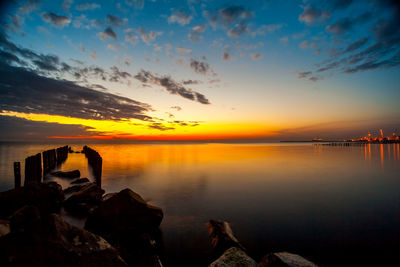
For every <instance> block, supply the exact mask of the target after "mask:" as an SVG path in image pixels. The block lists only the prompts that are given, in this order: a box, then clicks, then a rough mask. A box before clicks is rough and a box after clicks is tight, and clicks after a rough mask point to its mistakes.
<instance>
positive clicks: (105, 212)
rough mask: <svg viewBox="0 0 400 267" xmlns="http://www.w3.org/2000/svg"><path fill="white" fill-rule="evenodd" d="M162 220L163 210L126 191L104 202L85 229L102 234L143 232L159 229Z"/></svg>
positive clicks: (94, 212)
mask: <svg viewBox="0 0 400 267" xmlns="http://www.w3.org/2000/svg"><path fill="white" fill-rule="evenodd" d="M162 218H163V212H162V210H161V208H158V207H155V206H152V205H149V204H147V203H146V201H144V200H143V198H142V197H141V196H139V195H138V194H136V193H135V192H133V191H132V190H130V189H124V190H122V191H120V192H119V193H117V194H115V195H112V196H111V197H110V198H108V199H106V200H105V201H103V202H102V203H101V204H100V205H99V206H98V207H97V208H96V209H95V210H94V211H93V213H92V214H91V215H89V217H88V219H87V221H86V224H85V228H86V229H88V230H89V231H93V232H94V233H100V234H107V233H110V232H114V231H115V232H119V233H121V232H141V231H142V232H143V231H146V230H147V229H151V228H157V227H158V226H159V225H160V223H161V220H162Z"/></svg>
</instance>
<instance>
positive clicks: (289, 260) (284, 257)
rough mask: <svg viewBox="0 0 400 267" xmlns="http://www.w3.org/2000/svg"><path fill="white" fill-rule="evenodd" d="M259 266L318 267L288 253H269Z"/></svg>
mask: <svg viewBox="0 0 400 267" xmlns="http://www.w3.org/2000/svg"><path fill="white" fill-rule="evenodd" d="M259 265H260V267H317V265H316V264H314V263H312V262H311V261H309V260H306V259H305V258H303V257H301V256H300V255H297V254H292V253H288V252H276V253H268V254H267V255H265V256H264V258H263V259H262V260H261V262H260V264H259Z"/></svg>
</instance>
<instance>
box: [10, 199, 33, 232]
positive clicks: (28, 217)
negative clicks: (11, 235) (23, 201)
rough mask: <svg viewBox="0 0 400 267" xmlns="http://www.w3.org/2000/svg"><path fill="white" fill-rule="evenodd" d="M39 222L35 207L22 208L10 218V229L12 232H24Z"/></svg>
mask: <svg viewBox="0 0 400 267" xmlns="http://www.w3.org/2000/svg"><path fill="white" fill-rule="evenodd" d="M39 220H40V212H39V209H38V208H37V207H35V206H28V205H26V206H23V207H22V208H20V209H19V210H17V211H16V212H14V214H13V215H12V216H11V218H10V227H11V231H12V232H17V231H25V229H27V228H29V227H31V226H32V225H34V224H35V223H36V222H37V221H39Z"/></svg>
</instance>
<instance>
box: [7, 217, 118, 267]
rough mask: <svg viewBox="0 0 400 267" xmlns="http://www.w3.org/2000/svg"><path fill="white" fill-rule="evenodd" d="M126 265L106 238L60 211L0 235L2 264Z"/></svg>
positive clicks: (61, 265)
mask: <svg viewBox="0 0 400 267" xmlns="http://www.w3.org/2000/svg"><path fill="white" fill-rule="evenodd" d="M10 265H11V266H60V267H63V266H75V267H78V266H126V263H125V262H124V260H123V259H122V258H121V257H120V256H119V254H118V252H117V250H116V249H115V248H114V247H112V246H111V245H110V244H109V243H108V242H107V241H106V240H104V239H103V238H101V237H99V236H97V235H95V234H92V233H90V232H88V231H86V230H83V229H79V228H77V227H75V226H72V225H70V224H69V223H67V222H66V221H64V220H63V219H62V218H61V217H60V216H59V215H56V214H51V215H47V216H45V217H42V218H41V219H40V220H39V221H38V222H37V223H34V224H32V225H31V226H30V227H29V228H26V229H25V231H23V232H21V231H19V232H11V233H10V234H8V235H6V236H3V237H1V238H0V266H10Z"/></svg>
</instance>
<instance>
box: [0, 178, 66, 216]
mask: <svg viewBox="0 0 400 267" xmlns="http://www.w3.org/2000/svg"><path fill="white" fill-rule="evenodd" d="M63 200H64V193H63V191H62V189H61V186H60V185H59V184H57V183H56V182H49V183H45V184H43V183H32V184H28V185H26V186H24V187H19V188H15V189H11V190H8V191H5V192H1V193H0V218H3V219H6V218H8V217H9V216H10V215H12V214H13V213H14V212H15V211H16V210H18V209H20V208H22V207H23V206H25V205H32V206H36V207H37V208H38V209H39V211H40V213H41V214H42V215H43V214H49V213H52V212H56V211H58V210H59V208H60V207H61V203H62V201H63Z"/></svg>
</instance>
